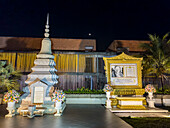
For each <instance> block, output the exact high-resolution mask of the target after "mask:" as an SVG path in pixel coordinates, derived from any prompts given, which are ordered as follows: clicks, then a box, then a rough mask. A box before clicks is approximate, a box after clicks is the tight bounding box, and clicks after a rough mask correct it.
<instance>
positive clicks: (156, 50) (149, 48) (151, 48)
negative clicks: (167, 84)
mask: <svg viewBox="0 0 170 128" xmlns="http://www.w3.org/2000/svg"><path fill="white" fill-rule="evenodd" d="M148 35H149V38H150V40H151V43H150V44H145V43H143V44H141V47H142V48H143V49H145V50H146V52H145V54H144V71H145V73H146V74H154V75H155V76H156V77H157V78H159V77H160V78H161V85H162V91H164V88H163V85H164V80H166V79H167V76H166V73H170V50H169V48H170V40H168V39H167V38H168V36H169V33H167V34H165V35H164V36H163V38H162V39H161V38H160V37H159V36H156V34H155V35H151V34H148Z"/></svg>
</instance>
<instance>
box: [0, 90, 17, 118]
mask: <svg viewBox="0 0 170 128" xmlns="http://www.w3.org/2000/svg"><path fill="white" fill-rule="evenodd" d="M19 97H20V94H19V93H18V92H17V91H15V90H9V91H8V92H6V93H5V94H4V98H3V101H4V102H5V103H8V104H7V110H8V111H9V114H7V115H6V116H5V117H12V116H14V115H15V114H12V111H13V110H15V102H18V101H19Z"/></svg>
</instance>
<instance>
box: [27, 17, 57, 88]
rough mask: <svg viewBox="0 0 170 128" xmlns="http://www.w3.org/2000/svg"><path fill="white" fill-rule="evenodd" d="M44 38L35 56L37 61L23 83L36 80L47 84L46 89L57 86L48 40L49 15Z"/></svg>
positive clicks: (49, 41)
mask: <svg viewBox="0 0 170 128" xmlns="http://www.w3.org/2000/svg"><path fill="white" fill-rule="evenodd" d="M45 27H46V29H45V33H44V36H45V38H44V39H43V40H42V44H41V50H40V52H39V54H38V55H37V59H36V60H35V61H34V64H35V66H34V67H33V68H31V69H32V72H31V73H30V74H29V75H28V79H27V80H26V81H25V83H26V84H28V85H30V84H31V83H32V82H33V81H34V80H36V79H37V78H38V79H40V80H42V81H43V82H48V88H49V89H50V87H51V86H53V85H54V84H57V83H58V81H57V79H58V76H57V75H56V74H55V72H56V71H57V70H56V69H55V67H54V66H55V65H56V64H55V62H54V56H53V55H52V52H51V40H50V39H49V35H50V34H49V14H48V15H47V24H46V26H45Z"/></svg>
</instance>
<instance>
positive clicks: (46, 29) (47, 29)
mask: <svg viewBox="0 0 170 128" xmlns="http://www.w3.org/2000/svg"><path fill="white" fill-rule="evenodd" d="M49 27H50V26H49V13H47V23H46V25H45V33H44V36H45V37H46V38H48V37H49V35H50V34H49V31H50V30H49Z"/></svg>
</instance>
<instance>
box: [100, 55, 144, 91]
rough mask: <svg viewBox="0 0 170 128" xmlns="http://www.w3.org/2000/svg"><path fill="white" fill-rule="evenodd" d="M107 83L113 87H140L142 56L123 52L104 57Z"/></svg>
mask: <svg viewBox="0 0 170 128" xmlns="http://www.w3.org/2000/svg"><path fill="white" fill-rule="evenodd" d="M103 60H104V62H105V67H104V68H105V70H106V77H107V83H108V84H110V85H111V86H112V87H113V88H136V89H137V88H142V75H141V73H142V71H141V70H142V67H141V61H142V58H136V57H132V56H129V55H126V54H125V53H122V54H120V55H118V56H115V57H104V58H103Z"/></svg>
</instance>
